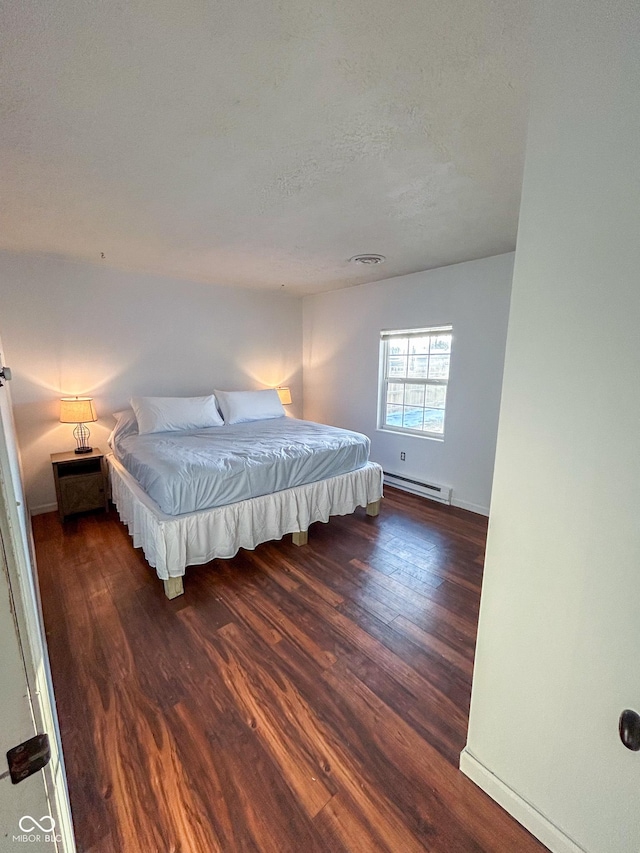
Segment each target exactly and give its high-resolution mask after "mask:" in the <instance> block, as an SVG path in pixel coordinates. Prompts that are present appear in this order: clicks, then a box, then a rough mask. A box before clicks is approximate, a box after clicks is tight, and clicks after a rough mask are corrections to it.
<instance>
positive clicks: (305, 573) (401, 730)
mask: <svg viewBox="0 0 640 853" xmlns="http://www.w3.org/2000/svg"><path fill="white" fill-rule="evenodd" d="M34 534H35V540H36V549H37V557H38V567H39V575H40V586H41V592H42V601H43V609H44V616H45V624H46V632H47V637H48V642H49V653H50V657H51V666H52V670H53V680H54V685H55V691H56V696H57V703H58V713H59V716H60V725H61V730H62V740H63V746H64V751H65V759H66V765H67V774H68V779H69V788H70V795H71V805H72V809H73V816H74V821H75V830H76V837H77V842H78V849H79V850H80V851H85V853H89V852H90V853H138V851H140V853H155V851H159V853H160V851H161V853H169V851H181V853H214V851H221V853H235V851H260V853H263V851H264V853H288V851H290V853H301V851H304V853H321V851H322V853H342V851H350V853H372V852H373V851H388V853H411V851H425V850H427V851H432V853H457V851H460V853H476V852H477V853H480V851H504V853H533V851H543V850H545V849H546V848H544V847H543V846H542V845H541V844H539V843H538V842H537V841H535V840H534V839H533V838H532V837H531V836H530V835H529V834H528V833H527V832H526V831H525V830H524V829H522V827H520V826H519V825H518V824H517V823H516V822H515V821H513V820H512V819H511V818H510V817H509V816H508V815H507V814H506V813H505V812H503V811H502V810H501V809H500V808H499V807H498V806H497V805H496V804H495V803H494V802H493V801H491V800H490V799H489V798H488V797H487V796H486V795H485V794H483V793H482V792H481V791H480V790H479V789H478V788H476V787H475V786H474V785H473V783H471V782H470V781H469V780H468V779H467V778H465V777H464V776H463V775H462V774H461V773H460V772H459V770H458V759H459V754H460V751H461V749H462V748H463V746H464V743H465V736H466V726H467V715H468V709H469V696H470V688H471V674H472V665H473V653H474V644H475V636H476V624H477V615H478V605H479V599H480V582H481V578H482V565H483V553H484V543H485V536H486V520H485V519H483V518H482V517H480V516H477V515H474V514H472V513H468V512H464V511H463V510H457V509H451V508H448V507H441V506H438V505H437V504H434V503H431V502H429V501H426V500H423V499H421V498H418V497H413V496H411V495H407V494H404V493H402V492H399V491H396V490H393V489H387V490H386V497H385V500H384V501H383V505H382V510H381V513H380V516H379V517H378V518H368V517H367V516H366V515H365V513H364V510H358V511H357V512H356V513H355V515H353V516H347V517H345V518H334V519H332V520H331V521H330V523H329V524H327V525H324V524H315V525H313V527H312V528H311V530H310V535H309V544H308V545H306V546H304V547H302V548H297V547H295V546H294V545H292V544H291V542H290V541H289V540H290V538H291V537H287V538H286V540H283V541H282V542H275V543H268V544H265V545H261V546H260V547H259V548H258V549H257V550H256V551H254V552H244V551H243V552H240V554H239V555H238V556H237V557H235V558H234V559H233V560H226V561H225V560H217V561H214V562H213V563H210V564H208V565H207V566H200V567H194V568H190V569H188V570H187V575H186V578H185V595H184V596H182V597H180V598H178V599H175V600H174V601H168V600H167V599H166V598H165V596H164V593H163V589H162V584H161V582H160V581H159V580H158V579H157V578H156V575H155V572H154V571H153V570H152V569H150V568H149V566H148V565H147V563H146V562H145V560H144V557H143V556H142V554H141V552H140V551H135V550H134V549H133V547H132V543H131V540H130V538H129V535H128V533H127V531H126V529H125V528H124V527H123V525H121V524H120V522H119V521H118V517H117V514H116V513H115V512H113V511H112V512H111V513H110V514H108V515H104V514H103V515H100V514H95V515H86V516H84V517H78V518H77V519H75V520H70V521H69V522H67V524H66V525H65V527H64V530H63V528H62V526H61V525H60V522H59V521H58V517H57V515H55V514H53V513H49V514H48V515H42V516H38V517H36V518H34Z"/></svg>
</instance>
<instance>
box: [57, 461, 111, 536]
mask: <svg viewBox="0 0 640 853" xmlns="http://www.w3.org/2000/svg"><path fill="white" fill-rule="evenodd" d="M51 464H52V466H53V477H54V480H55V484H56V495H57V497H58V511H59V513H60V518H61V519H62V521H64V520H65V518H66V517H67V516H68V515H74V514H75V513H77V512H87V511H88V510H92V509H108V500H109V495H108V482H107V472H106V466H105V461H104V455H103V453H102V452H101V450H100V449H99V448H95V450H93V451H92V452H91V453H87V454H83V455H82V456H81V455H76V454H74V453H73V451H71V452H69V453H52V454H51Z"/></svg>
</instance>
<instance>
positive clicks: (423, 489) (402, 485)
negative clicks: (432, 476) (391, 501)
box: [384, 471, 452, 505]
mask: <svg viewBox="0 0 640 853" xmlns="http://www.w3.org/2000/svg"><path fill="white" fill-rule="evenodd" d="M384 482H385V483H386V484H387V485H388V486H395V487H396V489H403V490H404V491H405V492H412V493H413V494H414V495H421V496H422V497H424V498H431V500H433V501H438V502H439V503H441V504H449V505H451V491H452V489H451V486H438V485H437V484H436V483H422V482H420V480H411V479H409V477H401V476H400V475H399V474H390V473H389V472H388V471H385V472H384Z"/></svg>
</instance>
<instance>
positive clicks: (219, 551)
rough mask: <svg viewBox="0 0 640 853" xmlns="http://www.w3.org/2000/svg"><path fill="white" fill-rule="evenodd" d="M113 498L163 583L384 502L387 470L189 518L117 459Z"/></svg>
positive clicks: (374, 467) (373, 467)
mask: <svg viewBox="0 0 640 853" xmlns="http://www.w3.org/2000/svg"><path fill="white" fill-rule="evenodd" d="M107 461H108V463H109V469H110V473H111V495H112V499H113V502H114V504H115V505H116V507H117V509H118V514H119V516H120V518H121V520H122V521H123V522H124V523H125V524H126V525H127V527H128V528H129V533H130V534H131V536H132V538H133V544H134V547H135V548H142V550H143V552H144V555H145V557H146V558H147V562H148V563H149V565H150V566H152V567H153V568H154V569H155V570H156V573H157V575H158V577H159V578H160V579H161V580H166V579H167V578H170V577H172V578H173V577H180V576H181V575H184V572H185V568H186V567H187V566H193V565H198V564H201V563H208V562H209V561H210V560H214V559H216V558H223V559H226V558H229V557H233V556H235V555H236V554H237V553H238V551H239V549H240V548H247V549H249V550H253V549H254V548H255V547H256V546H257V545H259V544H260V543H261V542H269V541H271V540H273V539H282V537H283V536H284V535H285V534H287V533H296V532H298V531H301V530H307V528H308V527H309V525H310V524H313V522H314V521H325V522H326V521H328V520H329V517H330V516H332V515H349V514H350V513H352V512H353V511H354V510H355V509H356V507H358V506H366V505H367V504H369V503H373V502H374V501H377V500H379V499H380V498H381V497H382V468H381V467H380V465H378V464H376V463H375V462H368V463H367V464H366V465H365V466H364V467H363V468H358V469H357V470H356V471H351V472H349V473H348V474H340V475H339V476H338V477H330V478H329V479H328V480H320V481H319V482H317V483H307V484H306V485H304V486H296V487H295V488H293V489H285V490H284V491H282V492H275V493H274V494H271V495H263V496H261V497H258V498H252V499H251V500H246V501H239V502H238V503H235V504H229V505H228V506H221V507H215V508H214V509H204V510H200V511H199V512H194V513H189V514H187V515H178V516H172V515H165V514H164V513H163V512H161V510H160V508H159V507H158V506H157V504H156V503H155V502H154V501H152V500H151V498H149V497H148V495H146V494H145V492H143V490H142V489H141V488H140V486H139V485H138V484H137V483H136V481H135V480H134V479H133V477H132V476H131V475H130V474H129V473H128V471H127V470H126V469H125V468H124V467H123V466H122V465H121V464H120V463H119V462H118V460H117V459H116V458H115V457H114V456H113V455H109V456H108V457H107Z"/></svg>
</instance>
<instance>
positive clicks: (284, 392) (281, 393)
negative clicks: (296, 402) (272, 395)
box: [276, 386, 291, 406]
mask: <svg viewBox="0 0 640 853" xmlns="http://www.w3.org/2000/svg"><path fill="white" fill-rule="evenodd" d="M276 391H277V392H278V397H280V402H281V403H282V405H283V406H288V405H289V404H290V403H291V390H290V389H289V388H287V387H286V386H283V387H282V388H280V387H278V388H276Z"/></svg>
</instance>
